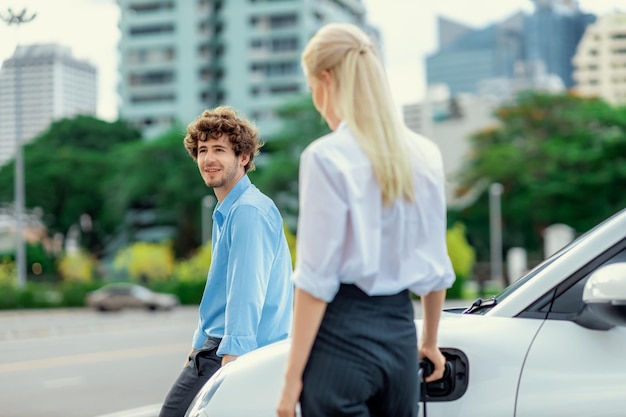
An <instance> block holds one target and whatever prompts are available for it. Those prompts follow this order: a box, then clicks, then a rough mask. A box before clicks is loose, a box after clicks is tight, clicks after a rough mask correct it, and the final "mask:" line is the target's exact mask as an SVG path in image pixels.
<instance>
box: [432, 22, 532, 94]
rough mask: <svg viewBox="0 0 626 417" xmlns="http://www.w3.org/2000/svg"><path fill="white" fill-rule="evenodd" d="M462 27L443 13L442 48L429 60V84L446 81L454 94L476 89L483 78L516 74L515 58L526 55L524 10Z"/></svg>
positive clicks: (440, 24)
mask: <svg viewBox="0 0 626 417" xmlns="http://www.w3.org/2000/svg"><path fill="white" fill-rule="evenodd" d="M450 27H456V30H453V31H450V29H449V28H450ZM461 27H462V25H461V24H460V23H454V22H452V21H450V20H449V19H446V18H443V17H439V20H438V31H439V50H438V51H436V52H435V53H433V54H431V55H429V56H427V57H426V62H425V63H426V84H427V85H437V84H445V85H447V86H448V88H449V89H450V93H451V94H458V93H474V92H476V89H477V85H478V83H479V82H480V81H482V80H485V79H492V78H511V77H513V73H514V66H515V62H517V61H520V60H523V59H524V55H523V31H524V14H523V13H521V12H518V13H516V14H514V15H513V16H511V17H509V18H508V19H506V20H505V21H504V22H501V23H494V24H492V25H489V26H487V27H485V28H482V29H472V28H469V27H465V30H463V29H461ZM453 34H456V36H454V35H453Z"/></svg>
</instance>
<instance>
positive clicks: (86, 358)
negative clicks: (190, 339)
mask: <svg viewBox="0 0 626 417" xmlns="http://www.w3.org/2000/svg"><path fill="white" fill-rule="evenodd" d="M181 350H182V351H185V350H187V351H188V350H189V344H188V343H176V344H171V345H161V346H148V347H142V348H135V349H122V350H112V351H108V352H97V353H85V354H82V355H73V356H58V357H55V358H44V359H34V360H30V361H20V362H11V363H3V364H0V374H2V373H7V372H18V371H27V370H32V369H41V368H54V367H58V366H68V365H78V364H83V363H95V362H106V361H110V360H116V359H129V358H137V357H142V356H144V357H145V356H156V355H162V354H164V353H172V352H178V351H181Z"/></svg>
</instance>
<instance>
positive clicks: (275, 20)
mask: <svg viewBox="0 0 626 417" xmlns="http://www.w3.org/2000/svg"><path fill="white" fill-rule="evenodd" d="M269 23H270V28H272V29H280V28H287V27H293V26H295V25H296V24H297V23H298V15H296V14H295V13H290V14H280V15H272V16H270V17H269Z"/></svg>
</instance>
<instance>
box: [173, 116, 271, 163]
mask: <svg viewBox="0 0 626 417" xmlns="http://www.w3.org/2000/svg"><path fill="white" fill-rule="evenodd" d="M222 135H226V136H227V137H228V140H229V142H230V144H231V145H232V147H233V151H235V155H237V156H239V155H250V161H249V162H248V163H247V164H246V166H245V167H244V169H245V170H246V172H248V171H252V170H254V162H253V159H254V157H255V155H258V154H259V149H260V148H261V146H263V142H261V140H260V139H259V132H258V130H257V128H256V127H255V126H254V124H253V123H252V122H250V121H248V120H246V119H244V118H241V117H239V116H238V115H237V111H236V110H235V109H234V108H232V107H230V106H219V107H215V108H214V109H212V110H205V111H204V112H202V114H201V115H200V116H199V117H198V118H197V119H196V120H194V121H193V122H191V123H189V125H188V126H187V135H186V136H185V139H184V140H183V143H184V145H185V149H187V152H188V153H189V156H191V157H192V158H193V160H194V161H196V162H197V161H198V142H206V141H207V140H209V139H218V138H219V137H220V136H222Z"/></svg>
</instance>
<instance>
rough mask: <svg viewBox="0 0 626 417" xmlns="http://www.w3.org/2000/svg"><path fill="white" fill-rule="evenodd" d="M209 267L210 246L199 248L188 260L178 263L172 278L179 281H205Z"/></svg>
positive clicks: (208, 244)
mask: <svg viewBox="0 0 626 417" xmlns="http://www.w3.org/2000/svg"><path fill="white" fill-rule="evenodd" d="M210 267H211V244H210V243H207V244H206V245H204V246H201V247H200V248H199V249H198V251H197V252H196V254H195V255H194V256H192V257H191V258H189V259H185V260H182V261H179V262H178V263H176V265H175V266H174V277H175V278H176V279H178V280H179V281H184V282H191V281H202V282H205V281H206V276H207V273H208V272H209V268H210Z"/></svg>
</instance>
